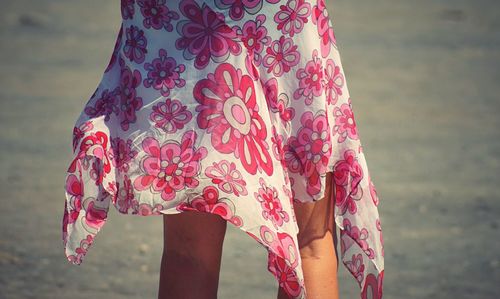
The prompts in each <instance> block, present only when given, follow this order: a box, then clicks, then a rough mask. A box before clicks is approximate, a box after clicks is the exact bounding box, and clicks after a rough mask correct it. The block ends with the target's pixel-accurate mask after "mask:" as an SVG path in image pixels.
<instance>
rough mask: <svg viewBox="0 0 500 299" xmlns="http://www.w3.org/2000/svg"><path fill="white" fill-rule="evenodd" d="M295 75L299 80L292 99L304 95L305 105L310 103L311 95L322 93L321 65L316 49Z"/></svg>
mask: <svg viewBox="0 0 500 299" xmlns="http://www.w3.org/2000/svg"><path fill="white" fill-rule="evenodd" d="M296 77H297V79H299V80H300V82H299V88H297V90H295V92H294V93H293V97H294V99H299V98H300V97H304V99H305V103H306V105H311V103H312V100H313V96H317V97H318V96H320V95H321V94H322V93H323V65H322V62H321V59H320V58H318V51H317V50H316V49H314V50H313V54H312V60H309V61H308V62H307V64H306V66H305V67H304V68H300V69H299V70H298V71H297V73H296Z"/></svg>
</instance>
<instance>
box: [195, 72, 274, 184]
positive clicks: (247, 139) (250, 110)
mask: <svg viewBox="0 0 500 299" xmlns="http://www.w3.org/2000/svg"><path fill="white" fill-rule="evenodd" d="M193 95H194V98H195V99H196V100H197V101H198V103H200V104H199V105H198V106H197V107H196V111H197V112H199V113H198V117H197V122H198V126H199V127H200V128H202V129H207V132H208V133H210V134H212V137H211V142H212V146H213V147H214V148H215V149H216V150H217V151H218V152H220V153H224V154H229V153H234V155H235V157H236V158H237V159H240V161H241V163H242V165H243V167H244V168H245V170H246V171H247V172H248V173H250V174H256V173H257V170H259V171H262V170H263V171H264V172H265V173H267V174H268V175H271V174H272V172H273V163H272V159H271V156H270V154H269V151H268V149H269V146H268V144H267V142H266V137H267V130H266V125H265V123H264V120H263V119H262V117H261V116H260V115H259V107H258V106H257V102H256V95H255V88H254V85H253V81H252V78H250V76H248V75H243V74H242V72H241V70H240V69H237V70H236V69H235V68H234V67H233V66H232V65H231V64H229V63H222V64H220V65H218V66H217V68H216V69H215V72H214V73H213V74H212V73H210V74H209V75H208V79H202V80H200V81H198V82H197V83H196V85H195V87H194V90H193Z"/></svg>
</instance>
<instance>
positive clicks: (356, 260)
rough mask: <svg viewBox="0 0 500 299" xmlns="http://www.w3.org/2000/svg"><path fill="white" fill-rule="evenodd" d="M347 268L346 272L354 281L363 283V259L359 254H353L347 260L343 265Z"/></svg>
mask: <svg viewBox="0 0 500 299" xmlns="http://www.w3.org/2000/svg"><path fill="white" fill-rule="evenodd" d="M345 265H346V267H347V271H349V272H350V273H351V274H352V276H354V279H356V281H357V282H358V284H361V283H362V282H363V277H364V272H365V264H363V257H362V256H361V254H357V255H355V254H353V255H352V259H351V260H347V261H346V263H345Z"/></svg>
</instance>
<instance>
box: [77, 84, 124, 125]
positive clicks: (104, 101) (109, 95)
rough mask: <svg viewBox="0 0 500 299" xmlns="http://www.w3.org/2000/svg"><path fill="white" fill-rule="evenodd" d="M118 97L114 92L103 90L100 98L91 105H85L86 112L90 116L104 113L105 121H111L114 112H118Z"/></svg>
mask: <svg viewBox="0 0 500 299" xmlns="http://www.w3.org/2000/svg"><path fill="white" fill-rule="evenodd" d="M116 102H117V99H116V96H115V93H114V92H111V91H109V89H105V90H103V91H102V92H101V95H100V96H99V98H98V99H97V100H96V101H95V102H94V104H93V105H92V106H91V105H90V103H89V104H88V105H87V106H86V107H85V109H84V112H85V114H87V115H88V116H90V117H98V116H101V115H104V116H105V117H104V121H109V118H110V115H111V114H112V113H114V114H117V112H118V111H117V108H118V107H117V103H116Z"/></svg>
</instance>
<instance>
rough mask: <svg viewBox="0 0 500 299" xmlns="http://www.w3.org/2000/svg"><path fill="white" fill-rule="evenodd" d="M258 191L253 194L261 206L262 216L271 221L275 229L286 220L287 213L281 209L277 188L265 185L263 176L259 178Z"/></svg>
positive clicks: (287, 218)
mask: <svg viewBox="0 0 500 299" xmlns="http://www.w3.org/2000/svg"><path fill="white" fill-rule="evenodd" d="M259 183H260V188H259V192H255V193H254V196H255V198H256V199H257V201H258V202H260V205H261V208H262V217H263V218H264V219H266V220H267V219H269V220H271V221H272V223H273V225H274V227H275V228H276V229H277V228H278V227H280V226H282V225H283V223H284V222H288V220H289V217H288V213H287V212H286V211H284V210H283V207H282V205H281V202H280V199H279V198H278V190H276V188H275V187H273V186H267V185H266V182H265V181H264V179H263V178H260V179H259Z"/></svg>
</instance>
